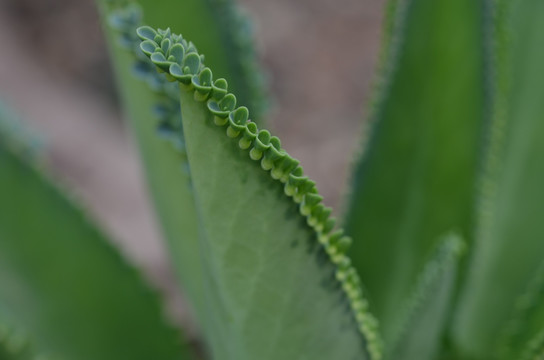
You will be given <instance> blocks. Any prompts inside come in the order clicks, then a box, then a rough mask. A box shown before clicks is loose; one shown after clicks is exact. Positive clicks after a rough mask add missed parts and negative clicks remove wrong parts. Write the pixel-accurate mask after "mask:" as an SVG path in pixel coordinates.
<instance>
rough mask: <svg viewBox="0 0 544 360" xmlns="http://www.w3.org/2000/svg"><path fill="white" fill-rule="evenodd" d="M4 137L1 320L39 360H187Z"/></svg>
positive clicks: (122, 274) (135, 286)
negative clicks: (42, 359)
mask: <svg viewBox="0 0 544 360" xmlns="http://www.w3.org/2000/svg"><path fill="white" fill-rule="evenodd" d="M5 145H6V141H5V138H2V137H1V136H0V200H1V201H0V320H1V324H2V325H6V324H7V325H9V326H12V327H15V328H16V329H17V330H18V331H20V332H21V333H23V334H25V335H26V340H27V341H28V342H29V343H30V344H31V346H32V348H33V349H34V350H35V353H36V354H39V355H40V356H46V357H52V358H65V359H81V360H85V359H88V360H91V359H93V360H96V359H103V360H107V359H112V360H113V359H117V360H118V359H135V360H136V359H142V360H144V359H152V358H160V359H184V358H186V355H185V354H184V352H185V350H184V349H183V347H182V346H181V344H180V341H179V338H178V334H177V333H176V332H175V331H174V330H172V329H171V328H170V327H168V326H167V325H165V324H164V322H163V319H162V318H161V312H160V308H159V303H158V301H157V298H156V297H155V296H154V295H153V294H152V293H151V292H150V291H149V290H148V289H147V288H146V287H145V286H144V285H143V283H142V279H141V277H140V276H139V274H137V273H136V271H135V270H134V269H133V268H131V267H130V266H128V265H127V264H126V263H125V262H124V261H123V259H122V258H121V256H120V254H119V253H117V252H116V251H115V250H114V249H113V248H112V247H111V245H109V244H108V243H106V241H105V240H104V239H103V237H102V235H100V234H99V233H98V232H97V231H96V229H95V228H94V227H93V226H91V225H90V223H89V222H88V221H87V220H86V219H85V218H84V216H83V215H82V213H81V212H80V211H78V210H75V209H74V207H73V206H72V204H71V203H70V202H69V201H68V200H67V199H66V198H64V197H63V196H62V195H61V194H60V193H59V192H58V190H57V189H55V188H54V187H52V186H51V185H50V184H48V182H47V181H46V179H45V178H44V177H43V176H42V175H41V174H40V173H39V171H37V170H36V169H35V168H33V167H29V166H28V165H26V164H25V163H24V162H23V161H21V159H20V157H19V156H17V155H15V154H14V153H13V152H11V150H8V149H7V148H6V147H5Z"/></svg>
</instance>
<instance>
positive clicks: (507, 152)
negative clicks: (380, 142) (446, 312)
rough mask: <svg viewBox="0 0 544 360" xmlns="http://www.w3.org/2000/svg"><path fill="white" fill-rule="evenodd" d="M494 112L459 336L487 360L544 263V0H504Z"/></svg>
mask: <svg viewBox="0 0 544 360" xmlns="http://www.w3.org/2000/svg"><path fill="white" fill-rule="evenodd" d="M493 5H494V6H495V7H494V8H491V9H490V15H491V14H492V15H493V17H492V18H491V19H492V21H493V22H494V24H492V25H493V26H491V28H490V31H491V32H492V34H493V36H494V39H493V44H494V48H492V49H491V50H493V63H495V64H496V65H497V69H496V74H495V78H494V84H493V85H494V86H495V92H494V107H493V119H492V123H491V137H490V140H489V147H488V150H487V153H486V161H485V168H484V170H485V173H484V178H483V180H482V184H481V200H480V209H479V210H480V211H479V217H478V231H477V234H476V235H477V237H476V240H477V242H476V244H475V250H474V255H473V259H472V264H471V268H470V272H469V273H468V275H469V277H468V279H467V283H466V286H465V287H464V289H463V293H462V297H461V300H460V305H459V308H458V315H457V316H456V317H455V324H454V325H455V327H454V338H455V341H456V343H457V345H458V346H459V348H460V349H461V351H462V352H463V354H466V356H467V357H479V358H482V357H483V358H486V357H488V356H489V353H490V350H491V349H494V348H496V346H497V345H498V344H497V341H498V335H499V334H500V332H501V330H502V329H503V327H504V325H505V322H506V321H507V319H508V318H509V317H510V316H511V314H512V311H513V310H514V306H515V302H516V299H517V298H518V297H519V296H520V295H521V294H522V293H524V292H525V289H526V288H527V286H528V284H529V281H530V279H531V278H532V277H533V276H534V274H535V273H536V271H537V269H538V266H539V265H540V263H541V262H542V259H543V258H544V241H542V234H544V221H542V214H543V213H544V190H543V186H542V184H544V161H542V159H543V158H544V141H542V136H543V134H544V121H543V120H544V101H542V94H543V93H544V71H543V64H544V47H542V42H541V38H542V34H544V2H542V1H538V0H536V1H535V0H517V1H506V0H505V1H502V0H501V1H497V2H494V3H493ZM542 325H543V326H544V323H543V324H542Z"/></svg>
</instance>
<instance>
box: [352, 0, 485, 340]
mask: <svg viewBox="0 0 544 360" xmlns="http://www.w3.org/2000/svg"><path fill="white" fill-rule="evenodd" d="M393 5H394V6H393ZM393 5H392V6H391V7H392V11H393V14H394V16H395V20H394V21H393V20H390V22H391V25H389V28H391V29H392V30H390V31H392V34H391V35H389V36H386V46H390V47H391V48H390V49H388V50H386V51H385V52H386V53H387V55H388V56H389V57H390V59H389V62H386V63H385V65H384V73H383V74H382V75H383V77H384V79H383V80H382V81H383V84H382V85H381V89H380V91H379V93H378V96H379V98H378V100H377V103H376V105H375V108H374V109H373V115H372V118H371V119H370V121H371V124H372V129H371V134H370V140H369V145H368V147H367V149H366V153H365V154H363V157H362V159H361V161H360V163H359V164H358V166H357V168H356V170H355V174H354V179H353V186H354V188H353V194H352V195H351V198H350V200H351V206H350V208H349V212H348V213H347V220H346V232H347V233H348V235H350V236H352V237H353V239H354V245H353V248H352V249H351V251H350V254H351V257H352V259H353V261H354V265H355V266H356V267H357V269H358V270H359V272H360V274H361V278H362V281H363V283H364V284H365V286H366V288H367V289H368V293H369V297H370V299H371V308H372V311H373V312H374V313H376V315H377V317H378V319H379V320H380V324H381V328H382V329H383V332H384V338H385V342H386V343H388V342H389V340H390V338H389V337H390V334H391V330H392V325H393V324H394V322H395V321H396V320H395V319H396V318H397V317H398V316H399V309H401V308H402V307H403V304H404V303H405V302H406V301H407V298H408V296H409V292H410V289H411V288H412V286H413V284H414V282H415V280H416V277H417V275H418V273H419V271H420V269H421V268H422V267H423V266H424V263H425V260H426V259H427V258H428V257H429V256H430V255H431V252H432V249H433V248H434V247H435V246H436V244H435V242H436V239H438V238H439V237H440V236H441V235H442V234H444V233H445V232H447V231H450V230H452V229H454V230H455V231H457V232H459V233H460V234H461V236H462V237H463V238H465V239H469V240H470V235H471V230H472V224H471V221H472V220H471V218H472V215H473V211H472V208H473V202H474V201H473V193H474V180H475V176H476V168H477V159H478V156H477V154H478V150H479V145H478V143H479V140H480V128H481V126H482V118H483V110H484V109H483V107H484V99H483V92H482V88H483V59H482V58H483V50H482V43H483V41H482V37H483V35H482V11H481V8H482V3H481V1H474V0H446V1H434V0H410V1H407V0H399V1H395V2H394V3H393ZM460 24H462V26H460ZM436 319H437V321H438V320H439V319H441V317H440V316H438V317H437V318H436Z"/></svg>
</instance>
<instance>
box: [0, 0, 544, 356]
mask: <svg viewBox="0 0 544 360" xmlns="http://www.w3.org/2000/svg"><path fill="white" fill-rule="evenodd" d="M100 9H101V14H102V15H103V18H104V19H105V31H106V34H107V37H108V39H109V40H110V50H111V53H112V58H113V62H114V65H115V68H116V71H117V75H118V80H119V81H118V83H119V87H120V90H121V93H122V95H123V100H124V104H125V108H126V110H127V114H128V118H129V119H130V124H131V126H132V129H133V133H134V134H135V137H136V139H137V143H138V145H139V147H140V152H141V154H142V158H143V162H144V164H145V168H146V170H147V171H146V173H147V177H148V182H149V185H150V188H151V193H152V196H153V198H154V202H155V207H156V209H157V213H158V217H159V219H160V222H161V225H162V228H163V233H164V237H165V239H166V241H167V243H168V245H169V247H170V254H171V257H172V260H173V263H174V265H175V267H176V271H177V273H178V275H179V279H180V283H181V285H182V287H183V289H184V291H185V294H186V295H187V297H188V299H189V301H190V303H191V306H192V308H193V310H194V314H195V318H196V321H197V322H198V324H199V326H200V328H201V333H202V337H203V339H204V340H203V343H204V346H205V348H206V350H207V354H206V356H207V358H210V359H218V360H220V359H226V360H246V359H247V360H250V359H252V360H253V359H259V360H261V359H262V360H267V359H323V360H329V359H334V360H336V359H346V360H348V359H349V360H351V359H369V360H378V359H391V360H400V359H402V360H412V359H413V360H431V359H443V360H452V359H459V360H480V359H481V360H488V359H492V360H511V359H514V360H537V359H543V358H544V275H543V274H544V225H543V224H544V222H543V221H542V220H543V219H542V218H543V217H544V190H542V185H541V184H543V183H544V162H543V161H542V159H543V157H544V145H543V144H544V141H542V139H543V138H544V121H543V119H544V105H543V104H544V102H542V101H541V98H542V94H544V71H543V69H542V64H544V47H542V46H540V42H539V40H540V36H539V35H541V34H544V3H542V2H540V1H537V0H495V1H492V0H477V1H474V0H446V1H440V2H438V1H434V0H391V1H390V3H389V5H388V11H387V16H386V24H385V30H384V46H383V51H382V59H381V63H380V71H379V77H378V85H377V89H376V96H375V102H374V103H373V107H372V109H371V116H370V129H368V130H367V133H368V134H369V135H368V136H367V138H368V140H367V141H365V146H364V148H365V149H364V151H363V153H362V156H361V157H360V159H359V160H358V161H357V162H356V167H355V168H354V175H353V180H352V184H353V188H352V189H351V191H350V192H349V193H348V196H349V199H348V200H349V201H348V206H347V209H348V210H347V212H346V214H345V220H344V221H343V223H344V224H345V228H346V230H345V231H344V230H342V229H341V227H340V226H338V224H337V221H336V219H335V218H334V217H332V209H330V208H328V207H326V206H325V205H324V204H323V202H322V200H323V198H322V197H321V196H320V195H319V192H318V190H317V187H316V184H315V182H313V181H312V180H310V179H309V178H308V177H307V176H306V175H305V174H304V170H303V168H302V167H301V165H300V164H299V161H297V160H296V159H294V158H293V157H292V156H290V155H289V154H288V152H287V151H286V150H285V149H284V148H283V147H282V145H281V142H280V140H279V138H278V137H276V136H273V135H272V134H271V133H270V132H269V131H268V130H265V129H263V126H262V125H263V121H262V118H263V113H262V110H263V106H262V104H263V103H264V101H263V100H262V93H263V91H262V90H261V88H260V84H261V82H260V80H258V79H259V76H258V75H257V74H256V73H255V72H256V70H257V66H256V65H255V59H254V53H253V50H251V46H250V43H249V42H248V36H247V33H246V32H245V29H246V27H244V26H242V25H243V24H245V22H244V20H243V18H242V17H240V15H238V13H237V12H236V10H235V8H234V7H233V4H232V3H230V2H229V1H219V0H207V1H199V0H190V1H186V2H181V1H177V0H168V1H164V2H163V3H160V4H159V3H156V2H151V1H148V0H141V1H139V2H137V3H136V2H126V1H115V0H110V1H104V2H100ZM177 10H179V12H178V11H177ZM144 23H145V24H150V25H152V26H154V27H150V26H147V25H143V24H144ZM169 26H170V27H171V28H170V27H169ZM172 29H174V30H172ZM179 32H181V33H184V34H187V36H188V38H194V41H195V43H196V44H197V45H198V47H199V48H201V47H202V48H204V49H205V50H203V51H202V53H201V52H199V51H198V50H197V46H195V44H193V43H192V42H190V41H188V40H186V38H185V37H184V36H182V35H180V34H179ZM201 50H202V49H201ZM203 54H206V57H204V55H203ZM207 65H209V67H208V66H207ZM216 68H217V70H216ZM217 74H219V76H217ZM316 76H317V75H316ZM254 111H256V112H254ZM254 114H255V115H254ZM255 116H256V118H255ZM255 120H256V121H255ZM1 134H2V133H0V135H1ZM4 138H5V139H8V138H10V137H9V136H8V135H4ZM0 145H2V144H0ZM4 149H7V150H4ZM0 150H1V151H0V156H1V157H3V158H4V160H3V162H2V163H0V164H1V165H2V169H3V172H0V185H2V186H1V187H0V189H4V190H5V189H7V188H10V189H12V188H13V189H16V190H17V191H18V192H15V193H14V194H15V195H13V194H12V193H11V192H10V193H9V195H10V196H14V198H19V199H25V202H29V203H34V202H35V203H36V205H35V206H34V208H33V210H32V211H33V212H35V213H36V214H34V215H29V216H35V217H39V214H40V213H42V212H44V210H43V208H42V207H40V206H42V205H39V204H44V203H46V204H53V205H54V210H55V211H52V212H48V213H47V215H48V216H47V217H42V218H40V224H41V226H44V227H45V228H46V229H48V231H51V234H52V236H53V237H54V239H55V241H56V242H55V244H56V245H55V246H58V249H60V250H59V251H58V252H59V254H57V253H55V252H54V251H51V246H52V245H51V244H49V243H44V242H40V244H37V245H36V246H35V247H34V246H33V245H32V244H33V243H34V242H36V236H35V234H34V233H32V231H30V228H28V227H25V226H24V224H22V223H21V217H20V216H18V213H17V212H11V213H10V212H6V211H5V210H4V212H2V213H0V215H1V216H0V225H1V226H0V285H1V286H0V325H3V326H4V327H0V349H1V350H0V356H4V354H6V355H5V357H6V358H8V359H20V358H26V357H25V356H33V355H32V354H40V355H47V356H52V358H59V359H64V358H65V359H72V358H73V359H75V358H77V359H81V358H89V359H93V358H94V359H96V358H101V359H109V358H117V359H119V358H127V359H128V358H130V359H135V358H142V359H143V358H148V359H149V358H160V359H170V358H172V359H174V358H178V359H182V358H183V359H185V358H194V357H191V355H190V354H189V353H185V351H184V350H183V349H180V348H179V347H176V346H175V345H173V344H174V343H173V342H172V341H170V340H169V339H171V336H172V335H171V330H169V329H168V327H165V326H164V325H161V324H160V322H159V321H157V314H156V309H155V308H154V305H153V304H154V303H153V302H152V301H151V300H149V296H148V294H147V293H146V294H145V295H142V296H141V297H140V296H134V291H135V289H138V288H139V286H141V285H138V284H139V283H138V280H137V278H134V275H133V274H132V273H131V271H130V270H127V269H128V268H127V267H126V266H125V265H120V264H122V262H121V261H120V259H119V258H118V257H114V259H115V260H112V258H111V256H110V255H108V254H109V253H110V252H111V251H112V250H111V249H110V248H109V247H107V246H104V244H102V240H101V238H100V236H99V235H97V234H96V233H95V232H93V231H91V230H89V229H88V228H89V227H90V225H89V224H88V223H87V222H82V221H81V219H79V218H77V219H72V218H73V217H74V215H70V214H72V213H73V210H69V208H70V206H69V205H68V203H67V202H66V200H63V198H62V197H61V196H60V195H59V194H58V192H57V191H54V190H51V187H50V185H47V182H46V178H44V177H43V176H40V174H39V172H36V171H34V170H29V168H27V167H25V165H24V163H25V162H24V161H22V159H21V157H17V156H14V155H13V153H14V151H13V147H12V146H11V147H10V146H4V148H2V147H1V146H0ZM8 150H9V151H8ZM2 151H3V152H2ZM4 164H7V165H4ZM4 170H5V171H4ZM21 179H25V180H24V183H25V184H26V186H28V188H27V187H21V185H22V184H21V181H22V180H21ZM27 183H28V184H27ZM6 184H7V185H6ZM23 185H24V184H23ZM27 189H30V190H31V191H29V190H27ZM4 196H5V195H4ZM42 197H43V199H42V200H43V201H41V202H37V200H36V199H41V198H42ZM26 199H28V200H26ZM49 206H51V205H49ZM19 208H21V209H22V207H19ZM21 211H22V210H21ZM58 214H62V221H64V222H67V223H66V227H67V228H69V229H71V230H70V231H68V232H65V231H63V230H65V229H64V228H58V227H56V226H54V225H53V224H55V222H56V221H59V219H60V218H59V216H60V215H58ZM6 229H7V230H6ZM89 234H90V235H89ZM89 236H90V237H89ZM20 238H24V239H25V241H26V243H25V242H18V239H20ZM69 239H72V240H73V241H72V242H70V241H68V240H69ZM93 239H94V240H93ZM74 242H75V243H76V244H79V245H74ZM352 243H353V244H352ZM96 244H100V245H96ZM38 245H39V246H38ZM350 245H351V249H350ZM72 247H73V248H72ZM42 248H43V251H37V250H41V249H42ZM29 249H32V250H33V249H36V251H37V252H36V254H42V255H43V254H47V255H48V256H52V257H54V258H55V259H56V256H57V257H58V256H60V257H59V260H58V261H55V266H47V262H45V261H44V258H43V256H42V257H40V256H38V255H36V254H34V251H31V250H29ZM70 249H72V250H70ZM81 249H86V250H85V251H90V254H91V255H92V256H89V257H88V258H86V260H85V262H84V263H75V262H72V261H69V259H70V256H63V254H64V253H70V252H72V253H73V252H76V251H77V250H81ZM93 249H94V250H93ZM67 259H68V260H67ZM81 267H83V268H86V267H88V268H89V269H90V268H92V269H94V271H97V272H103V273H104V274H109V273H111V274H115V276H111V277H109V278H108V279H107V281H106V282H104V283H100V282H97V281H96V277H93V276H91V275H89V274H88V273H87V272H84V271H83V270H82V269H81ZM82 271H83V272H82ZM34 272H36V273H38V272H39V275H40V276H37V275H36V274H34ZM62 272H67V273H69V274H72V276H71V277H67V278H66V279H65V281H66V282H67V283H69V284H72V283H75V282H76V281H77V279H79V278H80V277H81V279H82V281H84V282H85V283H86V286H83V287H81V288H80V287H73V286H65V285H66V284H64V283H63V282H62V281H61V282H58V281H57V280H56V279H57V277H59V276H60V275H58V274H60V273H62ZM42 275H43V276H42ZM14 279H15V280H14ZM116 281H117V282H119V283H124V284H125V286H121V287H120V288H118V289H116V290H111V289H113V288H114V283H115V282H116ZM110 287H111V289H110ZM4 289H8V291H6V290H4ZM101 291H106V292H108V293H109V296H110V297H111V298H113V299H119V300H117V301H121V303H123V299H125V298H127V297H130V296H134V297H135V298H138V300H135V301H134V304H133V305H134V306H133V307H130V308H129V309H128V310H127V309H125V308H124V307H123V306H119V304H120V303H119V302H115V303H114V304H113V305H112V304H111V303H110V302H109V301H107V300H106V298H105V297H100V298H98V299H97V300H96V301H97V303H99V306H98V308H99V309H101V310H102V311H103V312H102V313H101V317H97V318H89V316H87V315H86V314H85V312H86V311H87V312H88V311H90V310H91V309H92V310H96V307H93V306H91V305H89V303H88V302H87V301H85V294H86V295H88V296H95V294H96V293H97V292H101ZM82 294H83V295H82ZM38 298H40V299H43V306H38V305H37V303H36V301H37V300H36V299H38ZM146 302H147V305H146ZM127 303H128V301H127ZM146 306H148V307H151V308H152V310H149V309H145V308H146ZM64 307H67V311H66V313H68V314H69V315H70V317H69V321H68V320H66V321H65V322H63V323H62V324H61V325H62V326H59V327H58V329H57V328H56V327H54V328H52V330H51V331H45V330H44V329H46V327H44V324H43V321H47V320H50V319H54V318H55V317H59V318H61V319H64V317H65V314H63V313H62V309H63V308H64ZM27 308H30V309H32V311H30V312H29V313H28V314H30V315H28V314H27V313H26V312H25V309H27ZM131 311H134V312H135V314H133V315H134V317H132V316H131V314H132V312H131ZM142 314H147V315H146V316H145V319H144V320H142V322H141V324H142V325H143V326H144V327H145V331H136V330H134V325H131V324H132V322H133V321H134V319H137V318H138V317H142V316H144V315H142ZM78 322H81V323H84V324H85V326H78V325H77V323H78ZM101 322H104V326H106V328H107V327H108V326H114V327H115V329H116V331H121V332H122V336H121V339H123V341H120V342H119V343H118V342H116V341H114V342H112V343H109V342H108V341H107V340H108V337H109V336H112V337H115V336H113V335H111V334H112V333H110V332H104V333H103V334H100V330H99V329H100V326H101ZM112 324H114V325H112ZM378 324H379V326H378ZM2 329H9V331H7V330H4V331H3V332H2ZM11 329H15V330H11ZM73 329H76V330H75V331H74V333H73V334H71V331H73ZM48 330H49V329H48ZM12 333H15V334H20V335H18V336H7V335H5V334H12ZM85 335H89V336H96V337H97V339H98V341H96V342H94V343H95V345H96V348H92V347H89V342H87V338H86V337H85ZM66 337H69V338H70V339H71V340H73V341H70V342H69V344H67V345H66V346H64V347H63V344H62V342H61V341H60V339H62V338H66ZM13 339H15V340H13ZM17 339H25V341H23V342H21V341H19V342H18V341H17ZM147 340H148V341H147ZM163 340H164V341H163ZM126 341H136V342H138V344H135V345H140V341H141V342H142V343H145V344H146V345H148V346H147V347H145V349H144V350H142V349H140V347H139V346H134V348H130V350H131V351H132V352H130V353H129V352H128V351H127V352H126V353H120V352H119V351H120V350H119V349H123V346H128V345H126V344H128V343H126ZM18 343H19V344H21V343H24V344H29V345H25V346H20V345H19V346H13V344H16V345H17V344H18ZM113 344H116V346H114V345H113Z"/></svg>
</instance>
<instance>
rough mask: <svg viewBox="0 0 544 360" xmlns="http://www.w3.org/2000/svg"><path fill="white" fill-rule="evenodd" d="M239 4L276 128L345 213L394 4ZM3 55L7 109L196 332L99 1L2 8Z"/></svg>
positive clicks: (320, 0)
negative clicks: (124, 107)
mask: <svg viewBox="0 0 544 360" xmlns="http://www.w3.org/2000/svg"><path fill="white" fill-rule="evenodd" d="M240 3H241V5H242V7H243V9H244V10H245V11H246V12H247V13H248V14H249V16H250V17H251V18H252V20H253V24H254V33H255V37H256V42H257V48H258V51H259V60H260V62H261V65H262V68H263V69H264V71H265V76H266V78H267V83H268V88H269V91H270V97H271V99H272V102H271V103H272V104H271V108H270V111H269V127H270V128H271V129H272V130H273V132H274V133H275V134H277V135H279V137H280V138H281V139H282V144H283V145H284V147H285V148H286V149H287V150H288V151H289V153H290V154H292V155H293V156H295V157H296V158H298V159H300V160H301V163H302V165H303V166H304V169H305V171H306V172H307V173H308V174H309V176H310V177H311V178H312V179H314V180H316V182H317V186H318V187H319V189H320V192H321V193H322V194H323V195H324V197H325V203H326V204H327V205H330V206H333V207H335V209H336V211H337V212H339V211H341V203H342V197H343V196H345V193H344V191H345V189H346V184H347V183H348V181H349V180H348V179H349V171H350V165H351V162H352V160H353V158H354V155H355V154H356V153H357V152H358V151H360V145H359V140H360V138H361V136H362V125H363V123H364V119H365V111H367V110H368V103H369V99H370V96H371V93H372V86H371V85H372V82H373V80H374V70H375V67H376V62H377V59H378V52H379V44H380V37H381V30H382V29H381V24H382V16H383V8H384V0H334V1H331V0H274V1H270V0H242V1H240ZM0 44H2V45H1V47H0V54H1V58H0V100H2V101H3V102H4V103H7V104H8V106H9V107H10V108H11V109H12V110H13V111H15V112H16V113H18V114H19V115H20V117H21V118H22V119H23V120H24V121H25V123H26V124H28V126H29V127H30V128H31V129H33V130H34V132H35V133H36V134H37V135H38V136H39V137H40V138H41V139H42V140H43V142H44V143H45V151H46V154H45V157H46V161H47V165H48V167H49V169H50V171H51V172H52V173H53V174H54V175H55V177H57V178H58V179H59V180H60V181H61V182H63V183H64V184H66V186H67V187H69V188H70V189H71V190H72V192H73V193H74V194H75V196H76V197H78V198H79V199H80V200H81V203H82V204H83V205H84V206H85V207H86V208H87V210H88V212H89V213H90V215H91V217H93V218H94V219H95V220H96V221H97V222H98V223H99V224H100V225H101V226H102V227H103V228H104V229H105V230H106V231H107V232H108V233H110V234H112V237H113V238H114V239H115V241H117V242H118V244H119V245H120V246H121V249H122V251H123V252H124V253H125V254H126V255H128V256H129V258H130V259H132V261H133V262H134V263H136V264H138V265H140V266H141V267H143V268H144V270H145V272H146V275H147V277H148V279H149V280H151V281H152V282H153V283H154V284H155V286H156V287H158V288H159V289H161V291H164V292H165V293H166V294H167V296H166V299H167V302H168V305H169V306H168V308H169V311H170V312H171V313H172V316H174V317H175V318H176V319H178V320H180V321H182V322H185V323H186V325H187V322H188V319H187V314H186V313H185V312H184V308H185V307H184V306H183V300H182V296H180V295H179V293H178V290H177V289H176V287H175V286H174V285H173V284H174V280H173V276H172V274H171V271H170V268H169V264H168V261H167V257H166V254H165V251H164V248H163V247H162V246H161V243H160V235H159V230H158V228H157V226H156V223H155V220H154V218H153V211H152V208H151V206H150V203H149V201H148V198H147V193H146V188H145V184H144V180H143V178H142V174H141V169H140V165H139V159H138V155H137V152H136V150H135V148H134V147H133V144H132V140H131V138H130V134H128V133H127V131H126V129H125V128H124V126H123V120H122V113H121V111H120V109H119V106H118V98H117V96H116V93H115V84H114V83H113V76H112V73H111V68H110V64H109V59H108V54H107V51H106V46H105V40H104V38H103V36H102V33H101V25H100V22H99V19H98V14H97V10H96V9H95V5H94V3H93V1H92V0H78V1H73V0H47V1H44V0H0ZM197 45H198V44H197Z"/></svg>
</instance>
